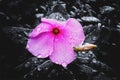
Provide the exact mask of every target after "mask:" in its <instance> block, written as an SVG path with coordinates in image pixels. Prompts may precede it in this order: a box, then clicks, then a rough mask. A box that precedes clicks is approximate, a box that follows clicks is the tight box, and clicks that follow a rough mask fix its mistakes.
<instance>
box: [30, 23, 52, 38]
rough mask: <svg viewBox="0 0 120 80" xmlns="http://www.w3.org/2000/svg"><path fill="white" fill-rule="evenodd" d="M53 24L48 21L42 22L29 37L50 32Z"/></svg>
mask: <svg viewBox="0 0 120 80" xmlns="http://www.w3.org/2000/svg"><path fill="white" fill-rule="evenodd" d="M51 27H52V26H51V25H50V24H47V23H40V24H39V25H38V26H37V27H36V28H35V29H34V30H33V31H32V33H30V35H29V37H31V38H34V37H36V36H38V35H39V34H40V33H43V32H49V31H50V30H51Z"/></svg>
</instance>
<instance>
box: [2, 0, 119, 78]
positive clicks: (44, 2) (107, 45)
mask: <svg viewBox="0 0 120 80" xmlns="http://www.w3.org/2000/svg"><path fill="white" fill-rule="evenodd" d="M119 15H120V2H119V1H118V0H74V1H73V0H58V1H57V0H0V40H1V41H0V80H119V76H120V62H119V61H120V56H119V54H120V16H119ZM42 17H47V18H54V19H57V20H63V21H64V20H66V19H68V18H70V17H72V18H76V19H77V20H78V21H79V22H80V23H81V24H82V25H83V28H84V32H85V35H86V39H85V42H84V43H93V44H96V45H97V46H98V47H97V48H96V49H94V50H92V51H88V52H85V53H82V52H78V53H77V59H76V60H75V61H74V62H73V63H71V64H70V65H69V66H68V68H67V69H65V68H62V67H61V66H58V65H56V64H53V63H51V62H50V61H49V60H48V59H37V58H35V57H34V56H32V55H31V54H30V53H29V52H28V51H27V50H26V49H25V45H26V41H27V39H28V34H29V33H30V32H31V31H32V29H34V27H35V26H36V25H38V24H39V23H40V18H42Z"/></svg>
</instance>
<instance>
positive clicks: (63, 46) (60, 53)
mask: <svg viewBox="0 0 120 80" xmlns="http://www.w3.org/2000/svg"><path fill="white" fill-rule="evenodd" d="M74 58H75V56H74V51H73V48H72V47H71V45H70V43H69V42H67V41H66V39H65V38H64V37H63V36H61V35H60V36H56V37H55V40H54V47H53V53H52V54H51V55H50V59H51V61H52V62H54V63H56V64H60V65H62V66H63V67H66V66H67V65H68V64H69V63H71V62H72V61H73V60H74Z"/></svg>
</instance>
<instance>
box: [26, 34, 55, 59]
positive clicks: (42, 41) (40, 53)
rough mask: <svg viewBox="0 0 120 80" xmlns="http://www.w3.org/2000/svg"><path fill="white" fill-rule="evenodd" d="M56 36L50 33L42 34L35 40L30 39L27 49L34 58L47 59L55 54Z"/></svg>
mask: <svg viewBox="0 0 120 80" xmlns="http://www.w3.org/2000/svg"><path fill="white" fill-rule="evenodd" d="M53 40H54V36H52V35H50V33H49V32H48V33H41V34H40V35H39V36H37V37H35V38H30V39H29V40H28V43H27V47H26V48H27V49H28V51H29V52H31V53H32V54H33V55H34V56H37V57H39V58H46V57H48V56H49V55H50V54H51V53H52V52H53Z"/></svg>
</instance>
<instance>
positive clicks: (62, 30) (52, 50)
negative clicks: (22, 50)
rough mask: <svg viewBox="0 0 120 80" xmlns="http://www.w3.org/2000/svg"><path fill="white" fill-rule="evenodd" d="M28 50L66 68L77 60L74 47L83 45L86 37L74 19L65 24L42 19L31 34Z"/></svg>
mask: <svg viewBox="0 0 120 80" xmlns="http://www.w3.org/2000/svg"><path fill="white" fill-rule="evenodd" d="M29 37H30V38H29V40H28V42H27V47H26V48H27V49H28V51H29V52H31V53H32V54H33V55H34V56H36V57H38V58H46V57H48V56H49V58H50V60H51V61H52V62H54V63H56V64H59V65H62V66H63V67H66V66H67V65H68V64H70V63H71V62H72V61H73V60H74V59H75V54H74V49H73V47H74V46H78V45H81V44H82V43H83V41H84V38H85V35H84V32H83V28H82V26H81V24H80V23H79V22H78V21H77V20H76V19H74V18H70V19H68V20H67V21H65V22H62V21H57V20H54V19H46V18H42V19H41V23H40V24H39V25H38V26H37V27H36V28H35V29H34V30H33V31H32V32H31V33H30V35H29Z"/></svg>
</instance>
